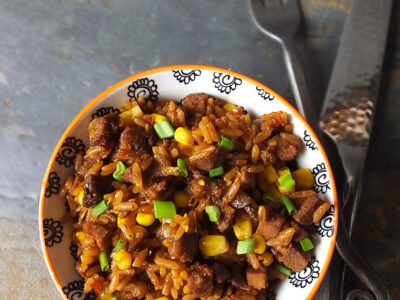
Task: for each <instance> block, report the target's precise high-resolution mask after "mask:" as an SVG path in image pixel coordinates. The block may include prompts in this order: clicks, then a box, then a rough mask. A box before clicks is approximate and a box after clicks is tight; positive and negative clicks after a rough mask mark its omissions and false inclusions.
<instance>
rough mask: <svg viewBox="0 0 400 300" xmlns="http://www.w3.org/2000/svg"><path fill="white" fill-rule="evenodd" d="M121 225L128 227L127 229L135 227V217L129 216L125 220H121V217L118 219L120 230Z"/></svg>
mask: <svg viewBox="0 0 400 300" xmlns="http://www.w3.org/2000/svg"><path fill="white" fill-rule="evenodd" d="M121 224H124V225H126V226H127V227H132V226H133V225H135V224H136V222H135V218H134V215H128V216H127V217H125V218H121V217H120V216H118V217H117V226H118V228H119V227H120V226H121Z"/></svg>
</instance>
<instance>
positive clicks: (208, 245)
mask: <svg viewBox="0 0 400 300" xmlns="http://www.w3.org/2000/svg"><path fill="white" fill-rule="evenodd" d="M199 249H200V251H201V253H203V254H204V255H205V256H216V255H220V254H223V253H225V252H227V251H228V250H229V243H228V241H227V240H226V237H225V236H223V235H205V236H203V237H202V238H201V239H200V241H199Z"/></svg>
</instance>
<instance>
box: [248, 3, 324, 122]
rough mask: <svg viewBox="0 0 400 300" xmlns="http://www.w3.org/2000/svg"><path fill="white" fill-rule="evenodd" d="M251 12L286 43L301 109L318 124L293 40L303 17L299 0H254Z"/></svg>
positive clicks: (272, 35)
mask: <svg viewBox="0 0 400 300" xmlns="http://www.w3.org/2000/svg"><path fill="white" fill-rule="evenodd" d="M250 12H251V16H252V19H253V21H254V23H255V24H256V26H257V27H258V29H259V30H260V31H261V32H263V33H264V34H266V35H267V36H269V37H270V38H272V39H274V40H275V41H277V42H278V43H279V44H280V45H281V46H282V48H283V54H284V59H285V64H286V68H287V71H288V75H289V80H290V84H291V87H292V92H293V94H294V98H295V102H296V105H297V109H298V111H299V112H300V114H302V115H303V117H305V119H307V121H308V123H309V124H310V125H311V126H312V127H313V128H316V126H317V123H316V116H315V112H314V107H313V105H312V102H311V98H310V94H309V92H308V88H307V82H306V78H305V76H304V72H303V68H302V65H301V61H300V58H299V56H298V54H297V51H296V48H295V44H294V40H293V37H294V35H295V34H296V32H297V30H298V28H299V25H300V21H301V16H300V10H299V5H298V2H297V0H251V1H250Z"/></svg>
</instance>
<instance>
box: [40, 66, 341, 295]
mask: <svg viewBox="0 0 400 300" xmlns="http://www.w3.org/2000/svg"><path fill="white" fill-rule="evenodd" d="M194 92H204V93H207V94H210V95H212V96H214V97H218V98H222V99H224V100H227V101H229V102H232V103H235V104H237V105H239V106H242V107H244V108H246V110H247V111H248V112H249V113H250V114H252V115H256V116H260V115H261V114H263V113H268V112H272V111H277V110H283V111H286V112H287V113H288V114H289V115H290V116H291V122H292V123H293V125H294V133H295V134H296V135H298V136H300V137H301V138H302V139H303V142H304V146H303V148H302V150H301V151H300V152H299V155H298V158H297V164H298V166H299V167H303V168H309V169H311V170H312V172H313V175H314V178H315V186H314V188H313V189H314V190H315V191H316V192H317V193H318V194H319V196H320V197H321V198H323V199H324V200H327V201H328V202H329V203H331V204H332V207H331V210H330V211H329V213H327V214H326V215H325V216H324V218H323V219H321V221H320V222H319V224H318V226H317V227H316V231H315V233H314V234H313V235H312V238H313V240H314V242H315V243H314V244H315V249H313V259H312V261H311V262H310V263H309V265H308V266H307V267H306V268H305V269H304V270H303V271H301V272H298V273H294V274H292V275H291V276H289V277H288V278H286V279H285V280H283V281H281V282H279V283H278V284H276V285H275V286H273V287H271V288H270V289H269V291H268V298H269V299H277V300H279V299H311V298H312V297H313V295H314V294H315V292H316V290H317V289H318V287H319V285H320V284H321V282H322V278H323V276H324V274H325V272H326V270H327V268H328V265H329V262H330V259H331V256H332V253H333V249H334V244H335V238H336V231H335V227H336V225H337V196H336V188H335V183H334V179H333V177H332V171H331V168H330V166H329V162H328V160H327V157H326V154H325V152H324V150H323V148H322V146H321V143H320V142H319V141H318V139H317V137H316V135H315V134H314V132H313V131H312V129H311V128H310V126H309V125H308V124H307V123H306V122H305V120H304V119H303V118H302V117H301V116H300V114H299V113H298V112H297V111H296V110H295V109H294V108H293V107H292V106H291V105H290V104H289V103H288V102H287V101H285V100H284V99H283V98H282V97H280V96H279V95H278V94H276V93H275V92H274V91H272V90H271V89H269V88H268V87H266V86H265V85H263V84H261V83H259V82H257V81H255V80H253V79H251V78H248V77H246V76H244V75H241V74H238V73H235V72H232V71H229V70H224V69H220V68H216V67H209V66H199V65H194V66H193V65H182V66H170V67H163V68H158V69H153V70H149V71H146V72H143V73H139V74H136V75H133V76H131V77H129V78H126V79H124V80H123V81H121V82H119V83H117V84H115V85H114V86H112V87H110V88H108V89H107V90H106V91H104V92H103V93H101V94H100V95H99V96H97V97H96V98H95V99H93V100H92V101H91V102H90V103H89V104H88V105H87V106H86V107H85V108H83V109H82V111H81V112H80V113H79V114H78V115H77V116H76V117H75V119H74V120H73V121H72V122H71V124H70V125H69V126H68V128H67V129H66V131H65V132H64V134H63V135H62V137H61V139H60V141H59V142H58V144H57V146H56V148H55V150H54V152H53V155H52V157H51V159H50V162H49V164H48V168H47V171H46V174H45V176H44V179H43V183H42V191H41V196H40V206H39V228H40V239H41V243H42V248H43V253H44V257H45V260H46V263H47V266H48V268H49V271H50V273H51V276H52V278H53V280H54V282H55V283H56V286H57V288H58V290H59V291H60V293H61V295H63V297H64V298H66V299H68V298H69V299H74V300H81V299H95V295H94V293H93V292H91V293H89V294H87V295H85V294H84V293H83V281H82V279H81V277H80V276H79V274H78V273H77V272H76V271H75V261H76V259H77V257H76V255H77V254H76V251H77V245H76V244H75V243H74V242H73V241H72V240H71V238H70V236H71V233H72V225H71V223H66V224H61V219H62V217H63V216H64V215H65V213H66V211H67V209H68V206H67V205H65V199H64V198H62V197H60V196H59V192H60V189H61V186H63V185H64V183H65V180H66V178H67V177H68V176H69V175H71V172H72V170H73V161H74V159H75V157H76V155H77V154H78V153H84V151H85V149H86V147H87V145H88V134H87V128H88V125H89V123H90V121H91V120H92V119H93V117H95V116H102V115H105V114H107V113H109V112H113V111H118V107H120V106H122V105H123V104H124V103H125V101H127V100H129V99H134V98H137V97H139V96H144V97H146V98H148V99H150V100H152V101H157V100H159V99H164V100H169V99H173V100H175V101H180V100H181V99H182V98H184V97H185V96H186V95H187V94H189V93H194Z"/></svg>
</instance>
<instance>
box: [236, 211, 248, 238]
mask: <svg viewBox="0 0 400 300" xmlns="http://www.w3.org/2000/svg"><path fill="white" fill-rule="evenodd" d="M233 232H234V233H235V235H236V237H237V239H238V240H245V239H248V238H249V237H250V236H251V233H252V225H251V220H250V217H249V215H248V214H246V213H245V212H242V211H240V212H239V213H238V215H237V216H236V218H235V224H233Z"/></svg>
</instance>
